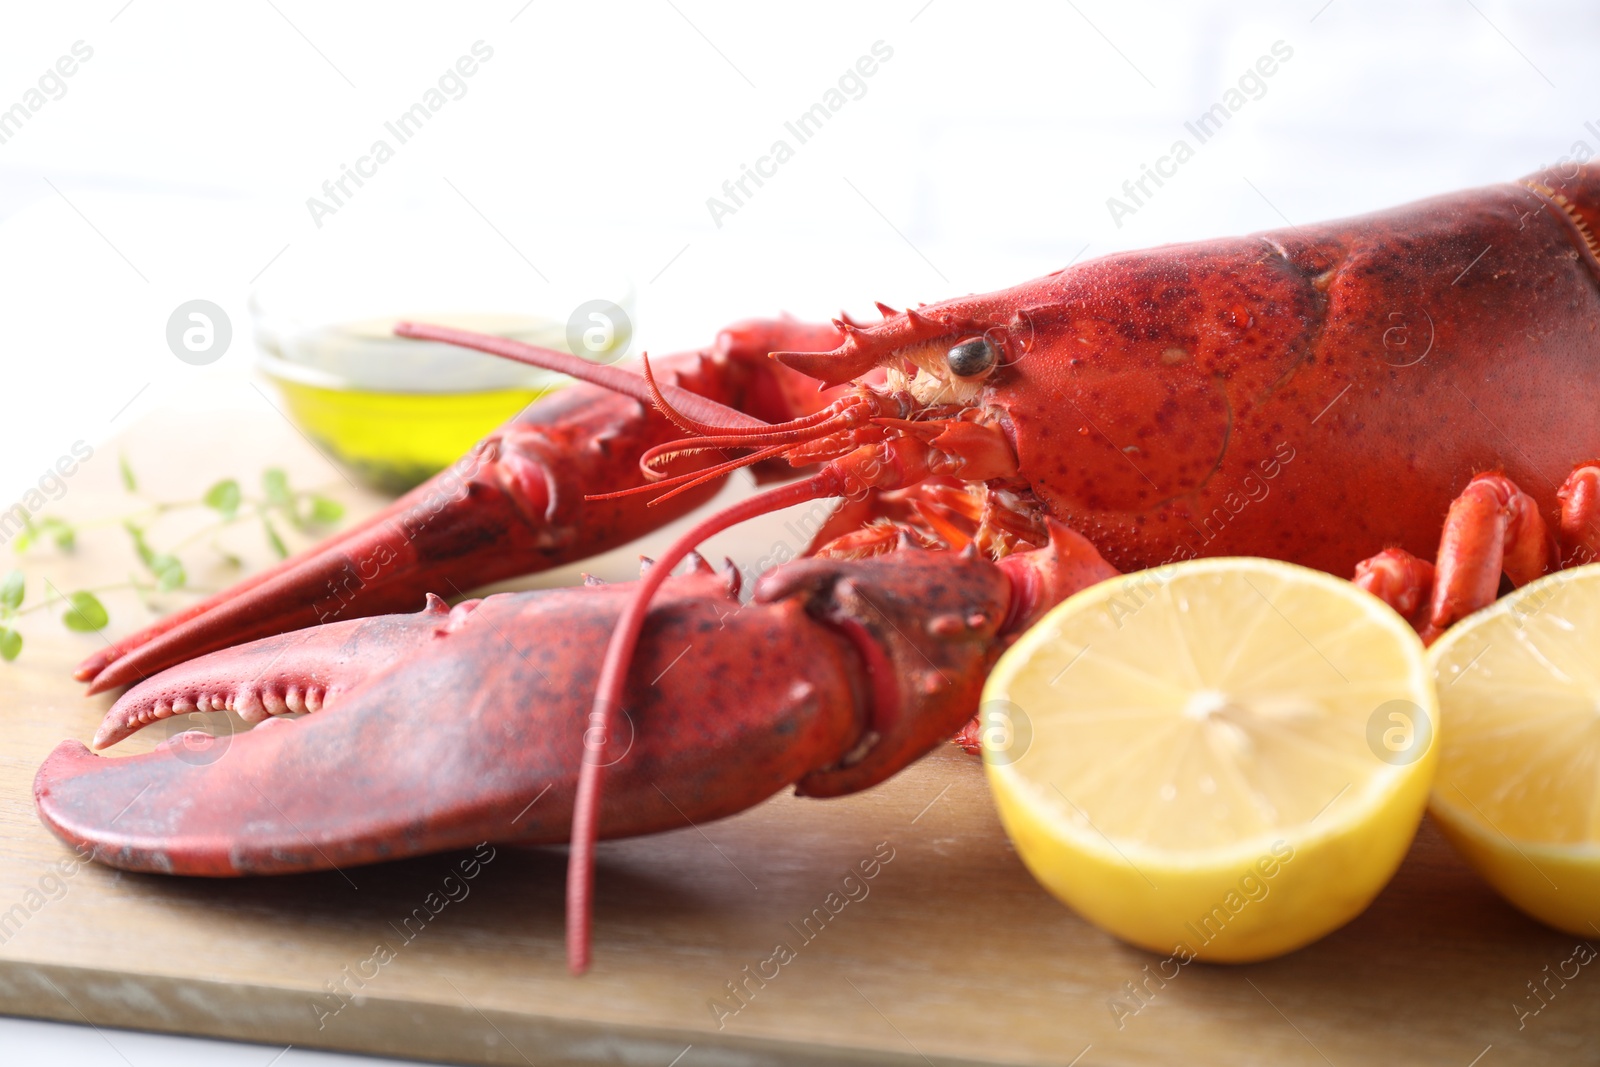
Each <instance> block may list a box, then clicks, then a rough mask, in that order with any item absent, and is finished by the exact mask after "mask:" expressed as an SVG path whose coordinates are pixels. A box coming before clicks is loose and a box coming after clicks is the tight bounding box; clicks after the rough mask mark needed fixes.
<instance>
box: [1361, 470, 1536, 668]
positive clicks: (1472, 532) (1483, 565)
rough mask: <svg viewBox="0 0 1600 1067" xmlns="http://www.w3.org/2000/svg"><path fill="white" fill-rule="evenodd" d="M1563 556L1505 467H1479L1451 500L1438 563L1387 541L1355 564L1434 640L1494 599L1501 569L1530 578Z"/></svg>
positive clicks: (1371, 587)
mask: <svg viewBox="0 0 1600 1067" xmlns="http://www.w3.org/2000/svg"><path fill="white" fill-rule="evenodd" d="M1558 562H1559V555H1558V554H1557V552H1556V545H1555V539H1554V538H1553V537H1552V536H1551V533H1550V529H1549V527H1548V526H1547V525H1546V524H1545V521H1544V519H1543V518H1542V517H1541V516H1540V515H1539V508H1538V505H1537V504H1536V503H1535V501H1534V500H1533V498H1532V497H1530V496H1529V495H1528V494H1527V493H1525V492H1523V491H1522V490H1521V489H1520V488H1518V486H1517V485H1516V483H1515V482H1513V481H1511V479H1509V478H1507V477H1506V476H1505V475H1503V474H1479V475H1477V476H1476V477H1474V478H1473V479H1472V481H1470V482H1468V483H1467V487H1466V488H1465V489H1463V490H1462V491H1461V494H1460V495H1459V496H1457V497H1456V499H1455V501H1454V502H1453V503H1452V504H1451V505H1450V511H1449V513H1448V514H1447V515H1446V516H1445V522H1444V535H1443V537H1442V538H1441V539H1440V542H1439V558H1438V562H1437V564H1435V565H1434V566H1433V567H1429V566H1428V564H1426V563H1425V562H1423V561H1421V560H1418V559H1416V557H1414V556H1411V555H1410V553H1407V552H1404V551H1402V550H1400V549H1394V548H1391V549H1386V550H1385V551H1384V552H1382V553H1380V554H1379V555H1377V556H1374V557H1373V558H1371V559H1369V560H1365V561H1363V562H1362V563H1360V564H1359V565H1358V566H1357V568H1356V578H1355V581H1356V584H1357V585H1359V586H1361V587H1362V588H1364V589H1366V590H1367V591H1368V592H1371V593H1374V594H1375V595H1377V596H1379V597H1380V598H1381V599H1383V600H1384V601H1386V602H1387V603H1388V604H1389V605H1390V606H1391V607H1393V608H1395V610H1397V611H1399V612H1400V613H1401V614H1402V615H1406V616H1407V617H1409V618H1413V620H1414V621H1415V622H1416V624H1417V630H1418V632H1419V633H1420V634H1421V635H1422V640H1423V641H1424V642H1426V643H1428V644H1432V643H1433V642H1434V641H1435V640H1437V639H1438V638H1439V636H1440V635H1441V634H1443V633H1444V631H1445V630H1446V629H1448V628H1449V627H1450V625H1451V624H1452V623H1454V622H1456V621H1457V620H1459V619H1462V618H1465V617H1466V616H1468V615H1470V614H1472V613H1473V612H1474V611H1477V610H1478V609H1480V608H1484V607H1487V606H1488V605H1490V604H1492V603H1494V601H1495V598H1496V597H1497V596H1498V595H1499V590H1500V577H1501V575H1502V574H1503V575H1505V577H1506V578H1507V580H1509V581H1510V582H1511V584H1512V585H1516V586H1521V585H1526V584H1527V583H1529V582H1531V581H1533V580H1534V579H1535V578H1538V577H1540V576H1541V575H1543V574H1546V573H1548V572H1549V571H1550V569H1551V568H1552V567H1554V566H1556V565H1557V563H1558ZM1424 599H1426V608H1425V610H1423V611H1422V612H1421V613H1420V616H1419V615H1418V606H1419V604H1421V603H1422V602H1423V601H1424Z"/></svg>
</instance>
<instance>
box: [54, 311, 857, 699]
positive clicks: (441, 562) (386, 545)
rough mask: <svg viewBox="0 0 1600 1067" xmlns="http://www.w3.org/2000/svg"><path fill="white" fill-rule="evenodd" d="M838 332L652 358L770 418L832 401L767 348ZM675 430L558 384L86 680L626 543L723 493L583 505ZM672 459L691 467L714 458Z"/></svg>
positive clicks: (779, 334)
mask: <svg viewBox="0 0 1600 1067" xmlns="http://www.w3.org/2000/svg"><path fill="white" fill-rule="evenodd" d="M837 336H838V334H837V332H836V331H835V329H834V328H833V327H831V326H813V325H807V324H802V323H797V322H791V321H753V322H749V323H744V324H741V325H739V326H735V327H731V328H729V329H728V330H725V331H723V332H722V334H721V335H719V337H718V338H717V342H716V344H715V345H714V346H713V347H712V348H711V349H709V350H707V351H704V352H693V353H685V354H682V355H678V356H672V357H667V358H665V359H662V360H658V361H655V363H654V366H655V368H656V374H657V378H658V379H659V380H660V381H662V382H663V383H664V384H665V387H666V388H668V389H674V390H676V391H678V392H679V393H688V394H693V395H694V397H703V398H705V399H706V400H709V401H712V402H714V403H715V405H717V406H719V407H723V408H727V407H732V408H736V409H738V410H739V411H744V412H749V413H751V414H752V415H754V416H755V418H754V419H751V420H750V421H751V422H752V423H753V424H756V425H760V424H761V423H760V420H761V419H763V418H775V419H779V420H782V419H788V418H791V417H793V416H794V415H796V414H797V413H804V412H806V411H809V410H810V409H812V408H815V407H817V406H820V405H821V404H822V403H824V402H825V401H826V400H827V397H826V396H825V395H819V394H818V393H817V390H816V387H815V383H807V382H805V380H804V379H803V378H801V377H800V376H799V375H797V374H795V373H793V372H791V371H788V370H787V369H785V368H783V367H782V366H781V365H779V364H777V363H775V362H774V361H772V360H769V359H767V353H768V352H769V351H771V350H773V349H774V348H779V347H783V346H784V345H786V344H789V343H792V342H794V341H797V340H802V339H809V340H812V341H815V340H818V339H820V340H823V341H827V342H829V343H831V341H832V339H834V338H836V337H837ZM567 358H570V357H567ZM602 369H603V370H604V371H606V372H607V373H610V374H612V375H622V376H629V375H628V372H625V371H621V370H619V369H617V368H602ZM691 399H692V398H691ZM678 432H679V431H678V430H677V428H676V427H674V426H673V425H672V424H671V423H670V422H669V421H668V420H667V419H665V418H663V417H662V416H661V415H660V414H658V413H656V412H655V411H654V410H653V409H652V408H651V407H650V405H649V404H648V403H641V402H640V400H638V399H637V398H635V397H633V396H627V395H621V394H619V393H617V392H615V391H613V390H612V389H610V388H606V387H604V386H600V385H591V384H578V385H574V386H571V387H569V388H567V389H564V390H561V391H560V392H557V393H555V394H553V395H551V396H549V397H546V398H545V399H543V400H540V401H538V402H536V403H534V404H533V405H531V406H530V407H529V408H528V409H527V410H525V411H524V412H523V413H522V414H521V415H519V416H518V417H517V418H516V419H514V420H513V421H512V422H510V423H508V424H507V425H505V426H503V427H501V428H500V429H499V430H496V431H495V432H494V433H492V434H490V435H489V436H488V437H487V438H485V439H484V440H483V441H482V442H480V443H479V444H478V445H477V446H476V447H475V448H474V449H473V450H472V451H471V452H469V453H468V454H467V455H466V456H465V457H463V458H462V459H461V460H460V461H458V462H457V463H456V464H454V465H452V466H451V467H450V468H449V469H448V470H445V471H443V472H441V473H440V474H438V475H436V476H435V477H434V478H432V479H431V480H430V481H428V482H426V483H424V484H423V485H421V486H419V487H417V488H416V489H414V490H412V491H411V492H410V493H408V494H406V495H405V496H404V497H402V498H401V499H399V500H397V501H396V502H395V503H394V504H393V505H391V506H390V507H389V508H388V509H386V510H385V511H384V512H382V513H381V514H379V515H377V516H375V517H374V518H372V519H370V520H368V521H367V522H366V523H364V524H362V525H361V526H358V527H356V528H354V529H352V530H349V531H347V532H345V533H343V534H341V535H339V536H337V537H335V538H333V539H332V540H330V541H328V542H325V543H324V544H322V545H319V546H317V547H315V548H313V549H312V550H310V551H309V552H307V553H305V554H303V555H301V556H298V557H296V558H294V559H291V560H288V561H285V562H284V563H282V564H279V565H278V566H277V567H275V568H273V569H271V570H268V571H266V572H264V573H263V574H260V575H257V576H255V577H253V578H250V579H247V580H246V581H244V582H241V583H239V584H238V585H236V586H234V587H233V588H231V589H228V590H225V591H224V592H222V593H220V594H218V595H216V596H214V597H211V598H209V599H207V600H205V601H202V602H201V603H199V604H196V605H194V606H192V607H190V608H189V609H187V610H185V611H181V612H178V613H175V614H174V615H171V616H168V617H167V618H165V619H162V620H161V621H159V622H157V623H156V624H155V625H153V626H150V627H148V628H146V629H144V630H142V631H140V632H138V633H135V634H133V635H131V636H129V637H127V638H124V639H123V640H121V641H119V642H117V643H116V644H114V645H112V646H110V647H108V648H106V649H103V650H102V651H101V652H99V653H97V654H96V655H94V656H91V657H90V658H88V659H87V660H85V661H84V662H83V663H82V664H81V665H80V666H79V667H78V670H77V674H76V676H77V677H78V678H79V679H80V680H85V681H89V682H90V683H91V684H90V692H99V691H102V690H106V689H111V688H114V687H116V686H120V685H125V684H128V683H130V682H136V681H139V680H140V679H142V678H146V677H149V676H151V675H153V674H155V673H156V672H158V671H160V670H162V669H164V668H166V667H169V666H171V665H173V664H174V663H178V662H181V661H183V660H185V659H189V658H191V657H193V656H197V655H201V654H203V653H206V652H210V651H213V650H216V649H219V648H226V647H228V646H230V645H235V644H238V643H240V642H242V641H246V640H251V639H254V638H258V637H263V636H266V635H269V634H275V633H283V632H286V631H289V630H295V629H299V628H301V627H305V626H311V625H316V624H321V623H325V622H329V621H332V620H336V619H348V618H355V617H361V616H368V615H375V614H382V613H385V612H393V611H401V610H412V609H414V608H416V607H418V606H420V605H421V603H422V600H423V595H424V594H425V593H427V592H430V591H433V592H439V593H443V594H445V595H448V596H458V595H462V594H464V593H466V592H467V591H468V590H471V589H474V588H478V587H480V586H483V585H487V584H489V583H491V582H496V581H501V580H504V579H507V578H512V577H517V576H519V575H523V574H528V573H532V572H534V571H538V570H543V569H546V568H549V567H553V566H559V565H561V564H563V563H568V562H572V561H574V560H578V559H582V558H584V557H586V556H589V555H592V554H594V553H597V552H601V551H604V550H606V549H608V548H612V547H615V546H617V545H621V544H625V543H626V542H628V541H630V540H633V539H634V538H635V537H638V536H639V535H640V534H643V533H645V532H647V531H648V530H650V529H652V528H654V527H656V526H659V525H661V524H663V523H666V522H669V521H671V520H672V519H674V518H676V517H677V516H679V515H681V514H683V513H685V512H687V511H689V510H691V509H692V508H693V507H694V506H696V505H697V504H700V503H702V502H703V501H705V500H706V499H707V498H709V497H710V496H711V495H712V494H713V493H715V492H716V488H717V487H716V485H715V484H708V485H706V486H703V487H699V488H697V489H695V490H693V491H690V492H687V493H684V494H682V495H681V496H678V497H675V498H673V499H672V500H671V501H667V502H664V503H662V504H661V505H660V506H657V507H648V506H647V505H646V502H645V501H643V500H641V499H639V498H636V497H632V498H622V499H617V500H607V501H598V502H596V501H590V502H585V500H584V496H585V494H589V493H596V492H603V491H606V490H611V489H617V488H624V487H628V486H635V485H641V484H643V483H644V480H645V479H644V475H643V474H642V472H641V471H640V470H639V468H638V464H637V461H638V457H639V456H640V455H641V454H642V453H644V452H645V451H646V450H648V449H649V448H651V447H652V446H654V445H659V444H661V443H663V442H665V441H668V440H670V439H672V438H673V437H675V436H677V435H678ZM711 458H713V459H714V458H716V457H715V454H712V457H711ZM675 462H676V463H677V464H678V466H677V467H675V468H674V469H675V470H692V469H697V468H698V467H699V466H703V465H705V464H706V463H707V462H708V461H707V458H706V457H704V456H689V457H685V458H681V459H679V460H677V461H675Z"/></svg>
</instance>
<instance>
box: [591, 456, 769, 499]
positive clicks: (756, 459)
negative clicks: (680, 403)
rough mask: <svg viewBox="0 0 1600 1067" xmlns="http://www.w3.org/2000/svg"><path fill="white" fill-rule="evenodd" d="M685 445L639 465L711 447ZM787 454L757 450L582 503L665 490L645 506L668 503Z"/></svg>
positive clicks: (602, 494) (594, 495) (646, 457)
mask: <svg viewBox="0 0 1600 1067" xmlns="http://www.w3.org/2000/svg"><path fill="white" fill-rule="evenodd" d="M686 444H687V442H684V441H676V442H673V445H674V447H673V448H672V449H671V451H662V452H658V453H656V448H652V449H650V450H649V451H648V452H646V453H645V460H643V461H641V462H645V461H648V460H649V459H650V457H651V453H656V458H659V457H660V456H663V455H665V456H672V455H678V454H681V453H687V452H699V451H710V450H712V448H713V447H714V446H711V445H707V446H706V447H705V448H703V449H702V448H699V447H684V446H685V445H686ZM656 447H657V448H661V447H662V446H659V445H658V446H656ZM788 450H789V446H788V445H772V446H770V447H768V448H764V449H761V450H760V451H758V452H752V453H751V454H750V455H748V456H740V457H739V458H737V459H729V460H724V461H723V462H721V463H718V464H716V465H714V466H711V467H707V468H705V469H704V470H697V471H689V472H688V473H687V474H675V475H673V476H672V477H670V478H669V477H665V476H663V477H661V478H660V479H659V480H658V481H654V482H645V483H644V484H643V485H635V486H632V487H630V488H627V489H617V490H615V491H613V492H610V493H590V494H588V495H587V496H585V497H584V498H583V499H585V500H620V499H621V498H623V497H629V496H638V495H639V494H640V493H648V492H652V491H654V490H660V489H664V490H667V492H664V493H662V494H661V495H660V496H658V497H654V498H653V499H651V500H650V502H649V503H648V504H646V505H645V506H646V507H650V506H653V505H655V504H660V503H662V502H663V501H666V500H671V499H672V498H673V497H675V496H677V495H678V494H679V493H683V492H687V491H688V490H690V489H693V488H695V487H696V486H700V485H704V484H705V483H706V482H714V481H716V480H717V479H718V478H721V477H722V476H723V475H725V474H731V473H732V472H734V471H736V470H739V469H740V468H741V467H750V466H754V465H755V464H757V463H760V462H761V461H762V460H767V459H774V458H776V457H778V456H781V455H783V454H784V453H785V452H787V451H788ZM652 473H653V472H652Z"/></svg>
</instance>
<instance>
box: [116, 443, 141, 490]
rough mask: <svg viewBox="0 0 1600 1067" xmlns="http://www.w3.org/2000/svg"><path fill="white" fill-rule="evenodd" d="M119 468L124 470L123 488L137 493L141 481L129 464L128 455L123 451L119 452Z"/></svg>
mask: <svg viewBox="0 0 1600 1067" xmlns="http://www.w3.org/2000/svg"><path fill="white" fill-rule="evenodd" d="M117 469H118V470H120V471H121V472H122V488H124V489H126V490H127V491H128V492H130V493H137V492H138V491H139V481H138V479H137V478H135V477H134V476H133V468H132V467H130V466H128V457H127V456H125V455H123V454H122V453H121V452H118V453H117Z"/></svg>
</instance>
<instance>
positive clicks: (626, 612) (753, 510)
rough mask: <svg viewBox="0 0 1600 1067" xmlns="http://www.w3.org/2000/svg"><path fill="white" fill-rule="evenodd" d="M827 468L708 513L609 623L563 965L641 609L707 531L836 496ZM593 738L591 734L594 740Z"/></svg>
mask: <svg viewBox="0 0 1600 1067" xmlns="http://www.w3.org/2000/svg"><path fill="white" fill-rule="evenodd" d="M831 475H832V472H831V470H828V469H825V470H823V471H819V472H817V473H816V474H814V475H812V476H811V477H810V478H807V479H806V480H805V481H803V482H792V483H790V484H788V485H780V486H778V487H777V488H775V489H768V490H767V491H766V492H764V493H757V494H756V495H755V496H752V497H750V498H749V499H747V500H741V501H740V502H739V503H737V504H734V505H733V506H732V507H729V508H726V509H724V510H722V511H719V512H717V513H716V514H715V515H711V516H708V517H707V518H706V519H705V520H704V521H702V522H700V523H699V524H698V525H696V526H695V527H694V528H693V529H692V530H690V531H689V532H688V533H686V534H684V535H683V536H682V537H680V538H678V540H677V541H675V542H673V544H672V547H671V548H669V549H667V551H666V553H665V554H664V555H662V557H661V558H660V559H658V560H656V562H655V565H654V566H652V567H651V568H650V569H649V570H648V571H646V572H645V573H644V575H643V576H642V577H641V578H640V579H639V585H638V588H637V589H635V590H634V594H633V596H632V597H631V598H630V599H629V600H628V603H627V604H626V605H625V606H624V607H623V609H622V614H621V615H620V616H619V617H618V618H617V622H616V625H615V626H614V627H613V628H612V630H611V640H610V642H609V643H608V644H607V645H606V655H605V659H604V661H603V662H602V663H601V666H600V682H599V685H598V686H597V687H596V689H595V694H594V706H593V708H592V709H591V710H590V712H589V720H588V722H587V723H586V724H585V728H584V733H583V762H582V763H581V764H580V765H579V767H578V790H577V795H576V797H575V798H574V801H573V808H572V846H571V852H570V854H569V856H568V859H567V967H568V969H570V970H571V971H572V973H573V974H575V975H576V974H582V973H584V972H585V971H587V970H588V969H589V947H590V938H589V930H590V923H591V917H592V911H593V903H594V845H595V839H596V837H597V835H598V832H599V826H600V790H601V784H602V782H603V780H604V775H605V766H606V764H605V752H606V745H607V744H608V742H609V740H610V736H611V724H612V722H613V720H614V719H615V712H616V711H617V709H618V708H620V707H621V706H622V694H623V690H624V689H625V688H626V685H627V681H628V668H629V666H630V665H631V664H632V661H633V654H634V651H635V650H636V649H637V648H638V646H639V633H640V631H641V630H642V629H643V628H644V620H645V615H646V614H647V613H648V612H649V610H650V601H651V600H652V599H654V597H655V595H656V591H657V590H659V589H660V588H661V586H662V583H664V582H665V581H666V580H667V578H668V576H669V575H671V573H672V569H673V568H674V567H676V566H677V565H678V564H679V563H680V562H682V560H683V559H684V558H685V557H686V556H688V555H689V553H690V552H692V551H694V549H695V547H696V546H697V545H699V544H700V542H702V541H704V540H705V539H706V538H708V537H711V536H713V535H715V534H718V533H721V532H722V531H723V530H726V529H727V528H728V527H730V526H734V525H736V524H738V523H741V522H743V521H745V520H746V519H753V518H755V517H756V516H758V515H765V514H767V513H768V512H772V511H777V510H778V509H780V508H786V507H789V506H790V505H791V504H801V503H804V502H806V501H808V500H817V499H820V498H822V497H828V496H836V495H838V492H839V489H840V487H839V485H838V484H837V482H838V479H837V478H836V477H833V476H831ZM591 739H592V740H591Z"/></svg>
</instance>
